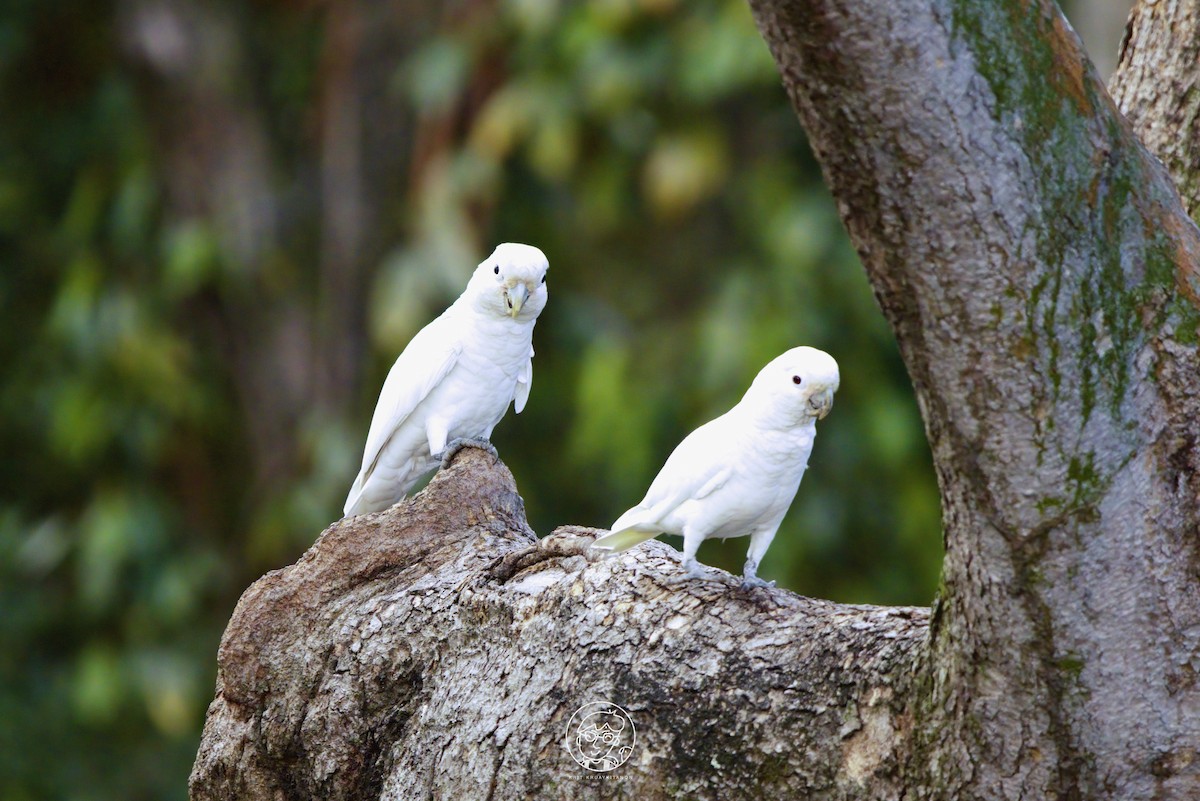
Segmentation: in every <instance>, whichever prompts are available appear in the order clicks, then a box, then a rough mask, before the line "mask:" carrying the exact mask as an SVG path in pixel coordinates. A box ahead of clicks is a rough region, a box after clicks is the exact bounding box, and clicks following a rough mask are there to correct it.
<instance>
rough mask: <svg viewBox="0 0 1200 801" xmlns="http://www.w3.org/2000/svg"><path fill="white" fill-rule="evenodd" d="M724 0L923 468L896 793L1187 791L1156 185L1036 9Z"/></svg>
mask: <svg viewBox="0 0 1200 801" xmlns="http://www.w3.org/2000/svg"><path fill="white" fill-rule="evenodd" d="M751 5H752V7H753V8H754V10H755V14H756V18H757V20H758V23H759V26H760V29H761V30H762V32H763V34H764V37H765V38H766V40H767V42H768V44H769V45H770V47H771V49H772V52H773V54H774V55H775V58H776V60H777V61H778V62H779V64H780V68H781V71H782V74H783V79H784V84H785V86H786V87H787V89H788V92H789V94H790V96H791V98H792V100H793V103H794V105H795V107H796V110H797V112H798V113H799V115H800V118H801V120H802V121H803V123H804V125H805V127H806V128H807V130H808V132H809V135H810V139H811V141H812V145H813V148H814V150H815V151H816V152H817V154H818V157H819V159H820V161H821V163H822V166H823V169H824V171H825V175H826V178H827V181H828V183H829V185H830V187H831V189H832V191H833V194H834V196H835V197H836V198H837V200H838V203H839V206H840V209H841V213H842V217H843V220H844V221H845V223H846V226H847V228H848V230H849V231H850V234H851V237H852V239H853V240H854V243H855V245H856V246H857V248H858V250H859V252H860V254H861V255H862V259H863V263H864V266H865V267H866V269H867V272H868V273H869V275H870V278H871V281H872V284H873V286H874V288H875V291H876V295H877V297H878V299H879V302H880V305H881V306H882V307H883V310H884V312H885V314H886V315H887V316H888V318H889V320H890V321H891V323H892V325H893V327H894V328H895V330H896V334H897V338H898V340H899V343H900V347H901V351H902V353H903V355H904V358H905V360H906V362H907V364H908V368H909V371H910V373H911V375H912V378H913V383H914V385H915V387H916V390H917V395H918V400H919V402H920V404H921V409H922V413H923V415H924V417H925V421H926V426H927V430H928V434H929V439H930V443H931V446H932V449H933V454H934V460H935V464H936V467H937V471H938V476H939V482H940V485H941V490H942V496H943V515H944V520H945V532H946V560H945V567H944V592H943V593H942V595H941V597H940V599H939V601H938V603H937V605H936V606H935V609H934V617H933V623H932V632H931V640H932V646H931V647H932V652H931V654H930V660H931V665H932V674H931V676H930V677H929V684H928V687H927V692H928V695H927V696H926V698H925V699H923V705H922V706H921V708H920V712H919V715H918V720H917V738H918V741H919V742H918V744H917V756H918V759H919V760H921V761H922V762H923V767H925V768H927V769H928V772H929V773H928V776H927V782H926V785H927V787H926V788H923V789H924V790H925V791H927V792H928V794H929V795H930V796H933V797H941V798H968V797H969V798H1020V797H1026V798H1085V797H1086V798H1121V799H1135V798H1151V797H1164V796H1171V795H1175V797H1181V798H1182V797H1193V794H1194V793H1195V792H1196V791H1197V787H1198V785H1197V775H1198V774H1197V771H1198V769H1200V762H1198V761H1197V759H1196V748H1197V744H1198V743H1200V715H1197V714H1196V712H1197V710H1198V709H1200V687H1197V684H1196V670H1197V667H1200V661H1198V652H1197V647H1198V645H1200V603H1198V593H1197V589H1198V586H1197V576H1196V573H1197V565H1198V564H1200V554H1198V551H1197V548H1198V547H1200V543H1198V541H1197V537H1196V532H1197V494H1198V490H1200V482H1198V478H1197V475H1198V474H1197V468H1198V467H1200V464H1198V461H1200V453H1198V451H1197V445H1196V443H1197V433H1198V428H1197V425H1198V424H1197V421H1198V420H1200V414H1198V413H1200V407H1198V402H1200V393H1198V392H1197V389H1198V382H1197V376H1198V375H1200V372H1198V370H1200V363H1198V362H1197V358H1196V357H1197V352H1196V341H1197V323H1198V321H1200V316H1198V314H1197V290H1198V289H1200V281H1198V278H1197V271H1196V266H1197V255H1198V253H1200V240H1198V238H1197V232H1196V230H1195V227H1194V226H1193V225H1192V223H1191V221H1190V220H1189V219H1188V218H1187V217H1186V215H1185V214H1184V212H1183V210H1182V209H1181V207H1180V205H1179V201H1178V197H1177V195H1176V193H1175V190H1174V188H1173V187H1172V186H1171V183H1170V181H1169V179H1168V178H1167V177H1166V175H1165V174H1164V172H1163V170H1162V169H1161V167H1160V166H1159V165H1158V164H1157V162H1155V161H1154V160H1153V159H1152V158H1149V157H1148V156H1147V154H1146V152H1145V150H1144V149H1143V148H1142V147H1141V145H1140V144H1139V143H1138V142H1137V141H1136V139H1135V138H1134V136H1133V135H1132V133H1131V131H1130V130H1129V127H1128V126H1127V124H1126V123H1125V122H1124V121H1123V120H1122V119H1121V117H1120V115H1119V114H1118V113H1117V111H1116V109H1115V108H1114V106H1113V104H1112V102H1111V101H1110V100H1109V98H1108V95H1107V94H1106V93H1105V90H1104V87H1103V85H1102V84H1101V83H1100V81H1099V79H1098V77H1097V76H1096V74H1095V73H1094V71H1093V70H1092V69H1091V67H1090V65H1089V64H1088V63H1087V62H1086V59H1085V58H1084V56H1083V54H1082V51H1081V49H1080V46H1079V42H1078V40H1077V38H1076V37H1075V35H1074V33H1073V32H1072V31H1071V30H1070V28H1069V26H1068V25H1067V23H1066V21H1065V20H1064V18H1063V17H1062V16H1061V14H1060V13H1059V12H1058V10H1057V9H1056V8H1054V7H1053V6H1052V5H1050V4H1049V3H1039V2H1031V3H1024V2H1008V3H993V2H956V3H951V2H932V3H931V2H924V1H920V0H909V1H908V2H890V3H856V2H848V1H847V0H816V1H814V2H807V3H784V2H770V0H757V2H752V4H751ZM921 794H925V793H924V792H922V793H921Z"/></svg>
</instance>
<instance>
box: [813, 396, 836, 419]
mask: <svg viewBox="0 0 1200 801" xmlns="http://www.w3.org/2000/svg"><path fill="white" fill-rule="evenodd" d="M809 403H810V404H812V407H813V409H815V410H816V412H817V419H818V420H824V419H825V415H827V414H829V410H830V409H832V408H833V393H832V392H822V393H821V394H820V395H817V396H815V397H814V398H813V399H812V400H810V401H809Z"/></svg>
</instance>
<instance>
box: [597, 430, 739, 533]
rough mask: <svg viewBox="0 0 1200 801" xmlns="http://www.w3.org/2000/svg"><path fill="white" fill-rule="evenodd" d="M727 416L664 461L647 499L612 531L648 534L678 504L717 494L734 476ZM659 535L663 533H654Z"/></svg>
mask: <svg viewBox="0 0 1200 801" xmlns="http://www.w3.org/2000/svg"><path fill="white" fill-rule="evenodd" d="M729 429H730V425H729V419H728V415H723V416H721V417H718V418H717V419H716V420H712V421H710V422H708V423H705V424H704V425H702V426H700V427H699V428H697V429H696V430H695V431H693V432H692V433H690V434H688V435H687V436H686V437H685V438H684V440H683V442H681V443H679V445H678V446H677V447H676V448H675V450H674V451H672V452H671V455H670V456H668V457H667V461H666V464H664V465H663V466H662V470H660V471H659V472H658V476H657V477H655V479H654V481H653V483H651V484H650V489H649V490H647V491H646V497H645V498H643V499H642V502H641V503H639V504H638V505H637V506H635V507H633V508H632V509H630V510H629V511H628V512H626V513H625V514H623V515H621V516H620V517H619V518H617V521H616V522H615V523H613V526H612V531H613V532H614V533H619V532H621V531H622V530H624V529H627V528H637V529H643V530H650V529H653V528H656V527H657V525H658V523H659V522H660V521H661V520H662V519H663V518H664V517H666V516H667V515H669V514H670V513H671V512H672V511H674V510H675V509H676V508H678V507H679V506H680V505H681V504H683V503H686V502H687V501H693V500H696V501H698V500H700V499H702V498H706V497H708V496H709V495H711V494H712V493H714V492H716V491H717V490H718V489H720V488H721V487H723V486H725V484H726V483H727V482H728V481H729V479H730V477H731V476H732V475H733V465H732V461H733V460H732V458H728V457H727V454H728V451H729V448H730V445H732V444H733V443H732V441H731V432H730V430H729ZM657 530H658V531H661V530H662V529H657Z"/></svg>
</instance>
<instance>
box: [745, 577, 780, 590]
mask: <svg viewBox="0 0 1200 801" xmlns="http://www.w3.org/2000/svg"><path fill="white" fill-rule="evenodd" d="M774 586H775V582H774V581H767V580H766V579H760V578H759V577H758V576H744V577H743V578H742V589H743V590H750V589H754V588H755V587H774Z"/></svg>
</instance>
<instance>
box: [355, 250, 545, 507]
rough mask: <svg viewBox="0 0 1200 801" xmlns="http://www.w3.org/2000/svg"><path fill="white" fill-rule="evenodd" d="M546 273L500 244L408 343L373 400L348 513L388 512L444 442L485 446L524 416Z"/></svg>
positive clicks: (535, 260) (537, 256)
mask: <svg viewBox="0 0 1200 801" xmlns="http://www.w3.org/2000/svg"><path fill="white" fill-rule="evenodd" d="M548 269H549V265H548V263H547V262H546V257H545V255H543V254H542V251H540V250H538V249H537V248H535V247H532V246H530V245H520V244H515V243H511V242H506V243H504V244H502V245H499V246H498V247H497V248H496V249H495V250H494V251H493V252H492V255H490V256H488V257H487V258H486V259H484V260H483V261H482V262H481V263H480V264H479V266H478V267H477V268H476V269H475V272H474V274H472V276H471V280H470V281H469V282H468V283H467V288H466V290H464V291H463V293H462V295H460V296H459V298H458V300H456V301H454V303H453V304H452V305H451V306H450V308H448V309H446V311H444V312H443V313H442V315H441V316H440V317H438V318H437V319H436V320H434V321H433V322H431V323H429V325H427V326H425V327H424V328H422V329H421V330H420V331H419V332H418V333H417V335H416V336H414V337H413V338H412V340H411V341H410V342H409V343H408V346H407V347H406V348H405V349H404V351H403V352H402V353H401V354H400V357H399V358H398V359H396V363H395V364H393V365H392V369H391V371H390V372H388V376H387V380H386V381H384V384H383V390H382V392H380V394H379V402H378V404H377V405H376V407H375V414H374V416H373V417H372V418H371V429H370V432H369V433H368V434H367V445H366V449H365V450H364V452H363V460H362V469H361V470H360V471H359V474H358V477H357V478H356V479H354V485H353V486H352V487H351V488H350V494H349V495H348V496H347V498H346V506H345V508H344V512H345V514H346V515H357V514H365V513H367V512H376V511H379V510H380V509H386V508H387V507H389V506H391V505H392V504H393V503H395V502H396V501H398V500H400V499H401V498H403V497H404V496H405V495H406V494H407V493H408V491H409V489H411V488H412V486H413V485H414V484H416V483H417V481H418V480H420V478H421V477H422V476H424V475H425V474H426V473H428V472H429V471H430V470H433V469H434V468H435V467H437V465H438V463H439V461H440V458H441V455H442V453H443V452H444V451H445V450H446V445H447V443H450V442H453V441H454V440H456V439H488V438H490V437H491V435H492V429H493V428H495V426H496V424H497V423H498V422H500V418H501V417H503V416H504V413H505V412H506V411H508V406H509V404H510V403H513V402H514V401H515V405H516V410H517V413H518V414H520V412H521V410H522V409H524V408H525V403H526V401H528V400H529V389H530V387H531V386H532V384H533V326H534V324H535V323H536V322H537V318H538V315H539V314H541V312H542V309H543V308H545V306H546V298H547V294H548V293H547V289H546V271H547V270H548Z"/></svg>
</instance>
